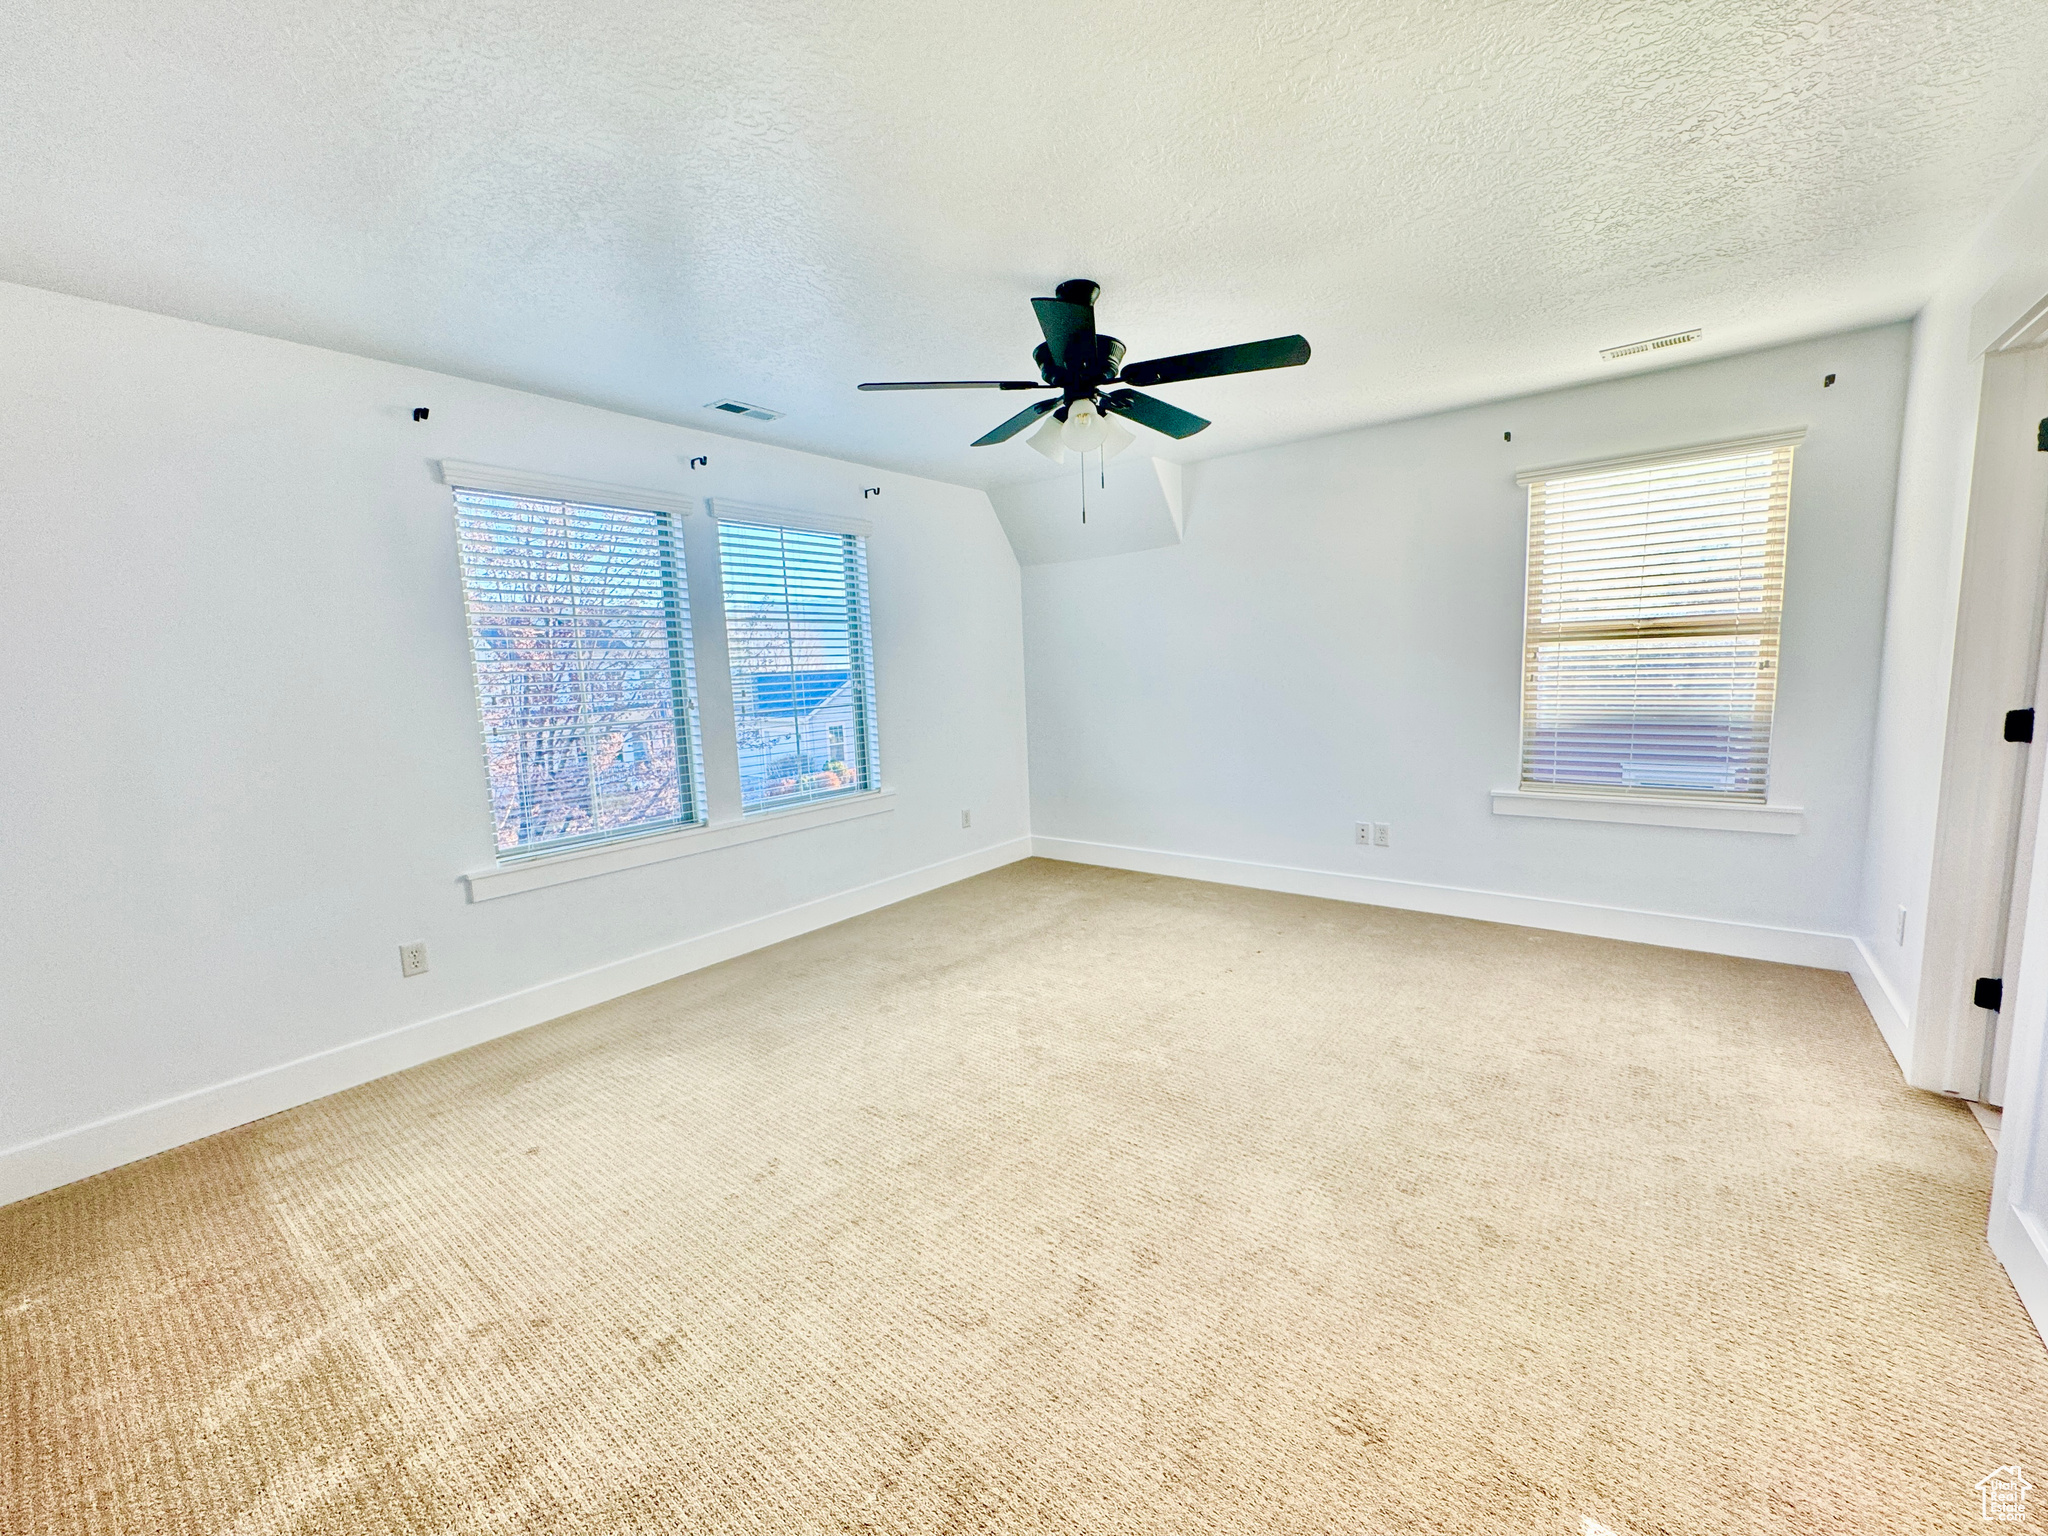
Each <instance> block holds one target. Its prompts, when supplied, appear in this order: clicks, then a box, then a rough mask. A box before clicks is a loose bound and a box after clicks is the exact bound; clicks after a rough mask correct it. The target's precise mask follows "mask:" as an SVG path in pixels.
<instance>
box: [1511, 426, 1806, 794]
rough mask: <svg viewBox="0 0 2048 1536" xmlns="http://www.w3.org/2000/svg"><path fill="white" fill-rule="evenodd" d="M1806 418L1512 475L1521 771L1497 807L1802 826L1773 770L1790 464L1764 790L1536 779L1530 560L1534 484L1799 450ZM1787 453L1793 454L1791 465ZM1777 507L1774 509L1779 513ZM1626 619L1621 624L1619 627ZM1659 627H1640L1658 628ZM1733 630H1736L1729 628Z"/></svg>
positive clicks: (1773, 622)
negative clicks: (1519, 535) (1519, 517)
mask: <svg viewBox="0 0 2048 1536" xmlns="http://www.w3.org/2000/svg"><path fill="white" fill-rule="evenodd" d="M1805 437H1806V429H1805V428H1804V427H1795V428H1787V429H1784V430H1781V431H1777V432H1768V433H1759V434H1756V435H1753V436H1749V437H1742V438H1733V439H1725V440H1721V441H1716V442H1709V443H1695V444H1691V445H1688V446H1685V447H1674V448H1665V449H1658V450H1654V451H1649V452H1642V453H1635V454H1627V455H1622V456H1618V457H1612V458H1603V459H1592V460H1583V461H1578V462H1574V463H1569V464H1558V465H1549V466H1545V467H1542V468H1539V469H1530V470H1524V471H1522V472H1521V473H1519V474H1517V475H1516V476H1515V481H1516V484H1517V485H1519V486H1522V487H1524V489H1525V491H1527V492H1528V493H1529V496H1528V500H1527V503H1526V506H1525V522H1524V527H1523V541H1522V551H1523V562H1524V564H1523V583H1522V589H1521V591H1522V645H1521V650H1520V652H1519V663H1520V664H1519V667H1518V669H1517V721H1516V742H1515V746H1516V772H1515V786H1516V787H1515V788H1514V789H1513V790H1496V791H1494V794H1493V810H1494V813H1495V814H1496V815H1512V816H1540V817H1551V818H1555V819H1564V820H1578V821H1612V822H1624V823H1636V824H1649V825H1661V826H1676V827H1709V828H1718V829H1725V830H1735V831H1747V832H1772V833H1797V832H1799V831H1800V830H1802V827H1803V819H1804V813H1803V811H1802V809H1801V808H1800V807H1797V806H1787V805H1784V804H1783V803H1782V802H1780V801H1778V800H1776V799H1775V798H1774V790H1773V785H1772V772H1773V768H1774V765H1775V758H1776V748H1777V741H1776V736H1777V724H1778V718H1777V704H1778V693H1779V679H1780V676H1781V674H1782V670H1783V668H1782V643H1783V633H1784V607H1785V603H1784V599H1785V584H1786V579H1787V564H1788V558H1789V546H1790V539H1791V481H1790V470H1789V467H1788V470H1787V478H1786V489H1785V498H1784V505H1783V512H1782V522H1781V523H1780V524H1779V526H1778V528H1777V530H1776V532H1775V534H1772V533H1769V532H1767V534H1766V538H1767V539H1770V538H1772V537H1775V538H1776V539H1777V540H1778V541H1779V542H1780V555H1779V565H1778V570H1777V578H1776V580H1777V586H1776V593H1775V596H1776V604H1775V608H1774V609H1773V610H1772V612H1771V616H1770V635H1771V648H1772V655H1773V663H1772V679H1771V689H1772V695H1771V713H1770V722H1769V728H1768V730H1767V731H1766V732H1765V735H1764V738H1763V752H1762V772H1763V785H1764V787H1763V789H1762V790H1761V791H1760V792H1758V793H1755V794H1748V793H1741V792H1726V793H1723V792H1717V791H1713V790H1707V789H1698V788H1689V787H1682V786H1681V787H1660V786H1654V785H1629V784H1617V783H1609V782H1603V781H1597V780H1578V781H1574V780H1556V779H1529V778H1527V777H1526V776H1525V775H1526V773H1527V770H1528V766H1529V750H1530V749H1529V729H1530V720H1529V706H1530V694H1531V685H1530V668H1531V666H1532V657H1531V649H1530V648H1531V643H1532V642H1531V631H1532V629H1533V628H1534V627H1535V619H1536V608H1537V603H1536V597H1537V595H1538V586H1537V582H1536V572H1535V571H1534V569H1533V568H1532V565H1531V562H1532V561H1533V559H1534V557H1535V554H1536V542H1537V540H1536V533H1537V525H1536V522H1535V518H1536V498H1535V495H1534V490H1535V488H1536V487H1537V486H1538V485H1540V484H1544V483H1548V482H1556V481H1564V480H1573V479H1579V478H1585V477H1592V476H1597V475H1602V474H1612V473H1619V472H1623V471H1627V470H1631V469H1650V468H1658V467H1665V466H1678V465H1683V464H1688V463H1695V462H1704V461H1710V460H1714V459H1722V458H1736V457H1742V456H1747V455H1754V454H1758V453H1762V452H1766V451H1769V452H1773V453H1775V452H1776V451H1777V450H1780V449H1783V450H1787V451H1788V453H1796V450H1797V449H1798V447H1799V446H1800V445H1801V444H1802V443H1803V442H1804V440H1805ZM1789 463H1790V460H1789V459H1788V466H1789ZM1774 515H1776V514H1774ZM1685 622H1689V621H1674V622H1673V623H1672V624H1671V625H1670V626H1669V627H1670V628H1672V629H1673V630H1674V631H1677V630H1679V629H1680V628H1681V626H1682V624H1683V623H1685ZM1617 628H1619V626H1617ZM1656 632H1657V631H1656V630H1655V629H1654V628H1652V629H1649V630H1647V631H1641V630H1639V631H1636V633H1649V634H1655V633H1656ZM1730 632H1731V633H1732V632H1734V631H1730Z"/></svg>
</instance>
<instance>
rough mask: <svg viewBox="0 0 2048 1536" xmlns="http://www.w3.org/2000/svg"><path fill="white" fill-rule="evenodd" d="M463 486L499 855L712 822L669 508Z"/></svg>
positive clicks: (460, 512)
mask: <svg viewBox="0 0 2048 1536" xmlns="http://www.w3.org/2000/svg"><path fill="white" fill-rule="evenodd" d="M451 470H455V471H456V472H457V473H459V472H460V471H459V470H458V469H457V467H456V466H453V465H444V466H443V475H444V477H447V476H448V475H449V472H450V471H451ZM478 478H485V477H482V476H479V477H478ZM451 488H452V490H453V491H454V496H455V514H456V525H457V533H458V538H459V543H460V547H461V553H462V585H463V594H464V599H465V603H466V606H467V608H468V612H469V644H470V655H471V657H472V658H473V660H474V662H475V665H476V690H477V702H478V706H479V708H480V710H481V712H482V716H483V732H484V759H485V762H486V764H487V765H488V767H489V770H490V781H491V812H492V816H493V818H494V821H495V823H496V836H497V847H498V856H499V857H500V858H501V859H502V858H506V857H513V856H518V855H523V854H528V853H534V852H539V851H542V850H554V849H560V848H564V847H569V846H580V845H584V844H589V843H597V842H606V841H611V840H613V839H617V838H621V837H630V836H636V835H639V834H642V833H646V832H651V831H660V830H666V829H670V828H674V827H678V826H686V825H690V824H693V823H696V822H699V821H701V820H703V814H702V811H701V808H700V807H701V796H700V793H699V790H698V786H699V784H700V783H701V782H702V776H701V774H700V773H699V772H698V762H699V756H698V746H697V734H696V730H695V717H694V715H693V713H692V711H691V707H690V702H691V697H692V689H693V686H694V681H693V678H692V674H691V660H690V622H689V598H688V595H687V592H686V590H685V588H684V583H683V552H682V549H681V546H680V544H679V543H678V541H677V539H676V537H675V534H674V531H673V530H672V528H671V527H670V521H669V513H668V512H667V511H666V510H662V509H659V508H652V509H642V508H634V507H626V506H612V505H605V504H601V503H598V502H584V501H574V500H560V499H556V498H554V497H550V496H545V495H539V494H532V493H529V492H527V491H524V490H516V489H513V490H493V489H486V488H477V487H471V486H467V485H462V484H459V483H451Z"/></svg>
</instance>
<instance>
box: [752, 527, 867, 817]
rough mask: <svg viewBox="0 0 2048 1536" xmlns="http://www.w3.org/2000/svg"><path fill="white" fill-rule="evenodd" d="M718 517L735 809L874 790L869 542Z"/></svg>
mask: <svg viewBox="0 0 2048 1536" xmlns="http://www.w3.org/2000/svg"><path fill="white" fill-rule="evenodd" d="M753 515H755V516H761V517H766V516H770V515H772V514H768V513H765V512H762V511H755V512H754V514H753ZM717 516H718V519H719V522H718V559H719V567H720V570H721V573H722V575H723V578H724V583H725V635H726V649H727V653H728V655H729V656H730V658H731V666H732V700H733V714H734V717H735V725H736V726H737V728H738V735H739V760H740V809H741V810H742V811H762V810H772V809H777V808H780V807H782V806H791V805H801V804H805V803H807V802H810V801H814V800H822V799H825V798H828V797H829V796H832V795H845V794H857V793H859V792H860V791H862V790H870V789H873V788H875V787H876V782H877V758H876V744H875V677H874V665H873V660H872V658H871V656H870V654H869V647H868V576H867V547H866V546H867V541H866V539H865V538H863V537H862V536H861V535H860V534H858V533H854V532H848V531H840V530H838V529H835V528H833V527H829V526H804V527H791V526H784V525H781V524H777V523H771V522H766V521H748V520H744V515H743V514H741V513H739V512H737V511H735V510H733V509H731V508H730V506H729V505H722V506H720V507H719V508H718V509H717Z"/></svg>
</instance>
